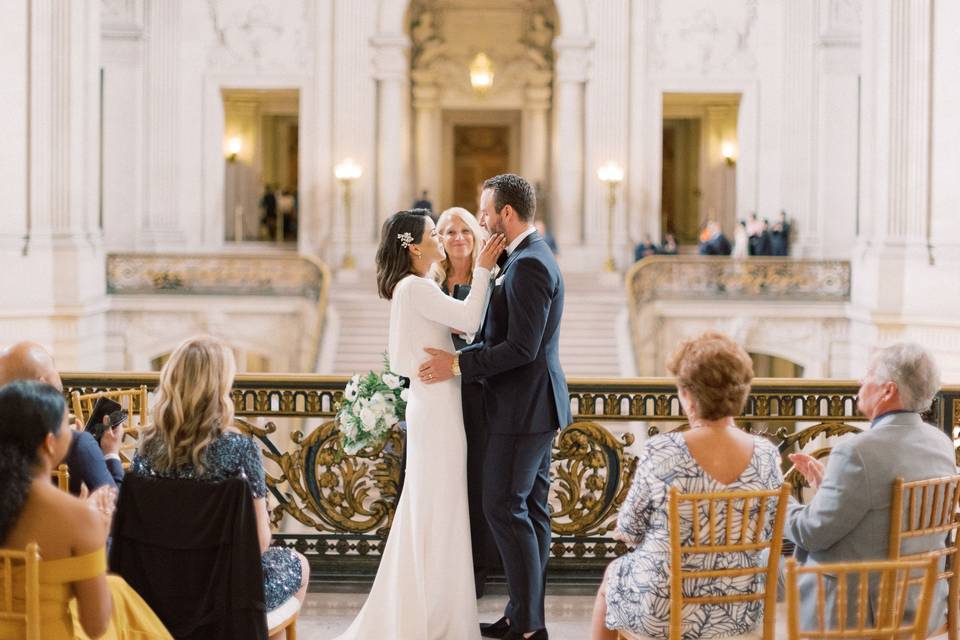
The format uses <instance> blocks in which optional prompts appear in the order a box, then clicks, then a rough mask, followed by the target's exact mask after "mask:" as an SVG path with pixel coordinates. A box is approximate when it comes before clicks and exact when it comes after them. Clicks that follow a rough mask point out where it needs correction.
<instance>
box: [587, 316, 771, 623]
mask: <svg viewBox="0 0 960 640" xmlns="http://www.w3.org/2000/svg"><path fill="white" fill-rule="evenodd" d="M667 368H668V370H669V371H670V373H671V374H672V375H673V376H675V377H676V379H677V393H678V396H679V398H680V404H681V405H682V406H683V411H684V413H685V415H686V416H687V419H688V420H689V422H690V429H689V430H688V431H685V432H683V433H680V432H677V431H673V432H671V433H666V434H663V435H658V436H654V437H653V438H651V439H650V440H649V441H648V442H647V443H646V446H645V447H644V449H643V452H642V453H641V454H640V459H639V460H638V461H637V471H636V474H635V475H634V478H633V485H632V486H631V487H630V492H629V493H628V494H627V498H626V500H625V501H624V503H623V506H622V507H621V508H620V514H619V516H618V518H617V530H616V532H615V534H614V535H615V536H616V537H618V538H620V539H622V540H624V541H625V542H627V543H628V544H631V545H635V546H636V548H635V549H634V550H633V551H631V552H630V553H628V554H626V555H624V556H622V557H620V558H617V559H616V560H614V561H613V562H611V563H610V566H608V567H607V571H606V575H605V576H604V580H603V584H601V586H600V591H599V593H598V594H597V601H596V604H595V606H594V613H593V625H592V632H593V633H592V638H593V639H594V640H607V639H609V640H615V638H616V637H617V634H616V631H613V630H614V629H628V630H630V631H632V632H634V633H638V634H640V635H644V636H649V637H651V638H666V637H668V635H669V630H670V534H669V531H668V529H667V526H668V525H667V522H668V515H667V510H668V497H669V495H670V489H671V488H673V487H676V488H677V489H679V490H680V491H681V492H682V493H710V492H716V491H748V490H769V489H775V488H778V487H780V486H781V485H782V484H783V476H782V474H781V472H780V454H779V453H778V451H777V448H776V446H774V445H773V444H772V443H770V441H768V440H766V439H764V438H762V437H760V436H752V435H750V434H748V433H745V432H744V431H741V430H740V429H739V428H737V426H736V424H735V423H734V421H733V420H734V416H737V415H740V413H741V411H742V410H743V405H744V403H745V402H746V400H747V395H748V394H749V393H750V381H751V380H752V379H753V365H752V364H751V361H750V356H748V355H747V353H746V352H745V351H744V350H743V348H741V347H740V346H739V345H738V344H737V343H735V342H734V341H733V340H731V339H730V338H728V337H726V336H724V335H721V334H719V333H712V332H711V333H705V334H703V335H702V336H700V337H698V338H695V339H692V340H687V341H685V342H684V343H682V344H681V345H680V347H679V348H678V349H677V351H676V352H675V353H674V354H673V356H672V357H671V358H670V360H669V362H668V363H667ZM757 508H759V507H757ZM725 512H726V509H724V508H721V509H719V510H718V511H717V513H716V516H717V518H718V521H723V518H724V517H725V516H726V513H725ZM768 515H769V516H770V517H769V518H768V524H767V526H768V530H767V535H769V531H770V530H772V528H773V505H772V504H771V505H770V513H769V514H768ZM702 516H703V519H702V524H701V530H703V531H706V530H707V526H708V524H707V518H706V514H702ZM680 537H681V543H682V544H685V545H688V544H690V543H691V541H692V539H693V531H692V528H691V527H690V525H688V524H687V523H686V521H684V527H683V531H682V532H681V534H680ZM718 562H719V563H722V564H723V566H724V567H726V568H734V567H756V566H760V565H761V564H762V563H763V559H762V558H761V557H760V554H730V555H729V557H725V558H722V559H721V558H718V557H717V556H708V555H705V554H697V555H691V556H688V557H687V558H686V559H685V560H684V567H685V568H686V569H688V570H698V569H706V568H709V567H710V566H713V565H716V564H718ZM762 580H763V576H762V575H753V576H742V577H735V578H716V579H713V580H706V579H705V580H700V581H697V582H696V583H687V585H686V586H685V588H684V593H685V594H687V595H689V596H690V597H694V598H695V597H698V596H706V595H717V594H718V593H723V592H729V593H731V594H734V593H743V592H745V591H762V590H763V585H762V584H760V581H762ZM688 589H689V591H687V590H688ZM762 613H763V606H762V602H760V601H755V602H730V603H727V604H723V605H690V606H684V608H683V619H682V621H681V625H682V632H683V637H684V638H712V637H720V636H730V635H738V634H743V633H746V632H747V631H749V630H750V629H751V628H753V627H754V626H755V625H756V624H757V623H758V620H759V618H760V616H761V614H762Z"/></svg>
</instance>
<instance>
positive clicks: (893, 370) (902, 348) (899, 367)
mask: <svg viewBox="0 0 960 640" xmlns="http://www.w3.org/2000/svg"><path fill="white" fill-rule="evenodd" d="M872 370H873V379H874V381H875V382H880V383H883V382H893V383H895V384H896V385H897V390H898V391H899V392H900V401H901V402H902V403H903V408H904V409H906V410H907V411H915V412H917V413H923V412H924V411H926V410H927V409H929V408H930V404H931V403H932V402H933V397H934V396H935V395H937V391H939V390H940V369H939V368H938V367H937V363H936V361H935V360H934V359H933V355H932V354H931V353H930V352H929V351H927V350H926V349H924V348H923V347H921V346H920V345H918V344H915V343H912V342H898V343H897V344H894V345H891V346H889V347H886V348H883V349H879V350H878V351H876V352H875V353H874V355H873V358H872Z"/></svg>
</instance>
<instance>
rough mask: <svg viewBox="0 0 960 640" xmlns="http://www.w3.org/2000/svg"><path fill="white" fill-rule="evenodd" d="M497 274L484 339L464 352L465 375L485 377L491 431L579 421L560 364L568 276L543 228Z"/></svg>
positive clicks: (466, 378) (519, 431) (527, 430)
mask: <svg viewBox="0 0 960 640" xmlns="http://www.w3.org/2000/svg"><path fill="white" fill-rule="evenodd" d="M497 281H498V282H499V284H497V285H496V286H494V288H493V292H492V294H491V296H490V304H489V305H488V306H487V315H486V319H485V320H484V326H483V341H482V342H480V343H479V344H476V345H471V346H469V347H467V348H466V349H464V350H463V351H461V352H460V373H461V375H462V380H463V382H473V381H475V380H478V379H481V380H482V381H483V382H484V399H485V402H486V407H487V421H488V426H489V430H490V433H495V434H512V435H525V434H531V433H544V432H548V431H554V430H556V429H562V428H563V427H566V426H567V425H568V424H570V423H571V422H573V420H572V418H571V415H570V399H569V392H568V390H567V379H566V376H564V374H563V369H561V368H560V348H559V345H560V317H561V315H563V276H562V275H561V274H560V267H559V266H558V265H557V260H556V258H554V255H553V252H552V251H551V250H550V247H549V246H548V245H547V243H546V242H544V240H543V238H542V237H541V236H540V234H538V233H532V234H531V235H529V236H527V237H526V238H524V240H523V241H522V242H521V243H520V244H519V246H517V248H516V250H514V251H513V253H511V254H510V256H509V257H508V258H507V261H506V262H505V263H504V265H503V269H502V270H501V272H500V275H499V276H498V278H497Z"/></svg>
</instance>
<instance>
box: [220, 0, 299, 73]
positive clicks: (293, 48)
mask: <svg viewBox="0 0 960 640" xmlns="http://www.w3.org/2000/svg"><path fill="white" fill-rule="evenodd" d="M207 9H208V14H209V16H210V27H211V29H212V32H213V33H212V36H213V44H212V46H211V47H210V50H209V54H208V62H209V63H210V65H211V66H213V67H215V68H219V69H232V68H243V69H244V70H248V71H249V70H251V68H252V69H253V70H256V71H261V70H268V69H269V70H271V71H273V70H277V69H286V70H290V71H296V72H304V71H305V70H307V69H309V68H310V62H311V59H312V56H311V51H310V38H309V31H308V29H309V25H310V24H311V21H310V13H309V12H310V9H309V6H308V3H307V2H306V1H305V0H295V1H289V2H265V1H263V0H207Z"/></svg>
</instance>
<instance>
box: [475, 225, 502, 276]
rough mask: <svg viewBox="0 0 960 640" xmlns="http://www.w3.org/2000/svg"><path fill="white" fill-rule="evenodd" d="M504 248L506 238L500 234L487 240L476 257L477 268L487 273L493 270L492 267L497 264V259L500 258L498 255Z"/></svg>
mask: <svg viewBox="0 0 960 640" xmlns="http://www.w3.org/2000/svg"><path fill="white" fill-rule="evenodd" d="M506 246H507V237H506V236H505V235H503V234H502V233H498V234H496V235H494V236H490V237H489V238H487V239H486V241H484V243H483V246H482V247H481V248H480V255H479V256H477V266H478V267H482V268H484V269H487V270H488V271H489V270H490V269H493V267H494V265H495V264H497V258H499V257H500V253H501V252H502V251H503V249H504V247H506Z"/></svg>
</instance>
